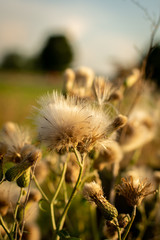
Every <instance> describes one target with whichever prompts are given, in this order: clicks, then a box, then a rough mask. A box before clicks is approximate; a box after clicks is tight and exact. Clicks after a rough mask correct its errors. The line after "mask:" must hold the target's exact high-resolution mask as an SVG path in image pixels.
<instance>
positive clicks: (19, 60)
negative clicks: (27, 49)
mask: <svg viewBox="0 0 160 240" xmlns="http://www.w3.org/2000/svg"><path fill="white" fill-rule="evenodd" d="M25 62H26V59H25V58H24V57H23V56H21V55H20V54H18V53H14V52H13V53H8V54H6V55H5V56H4V58H3V60H2V63H1V69H5V70H20V69H23V68H24V65H25Z"/></svg>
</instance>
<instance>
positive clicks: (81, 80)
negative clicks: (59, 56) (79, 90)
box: [75, 67, 94, 88]
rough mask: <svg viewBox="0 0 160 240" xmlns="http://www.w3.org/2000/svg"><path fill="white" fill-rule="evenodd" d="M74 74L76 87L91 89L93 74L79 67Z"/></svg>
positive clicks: (85, 68) (86, 68) (89, 70)
mask: <svg viewBox="0 0 160 240" xmlns="http://www.w3.org/2000/svg"><path fill="white" fill-rule="evenodd" d="M75 74H76V79H75V82H76V85H77V87H84V88H91V86H92V83H93V78H94V72H93V71H92V69H90V68H88V67H79V68H78V69H77V71H76V72H75Z"/></svg>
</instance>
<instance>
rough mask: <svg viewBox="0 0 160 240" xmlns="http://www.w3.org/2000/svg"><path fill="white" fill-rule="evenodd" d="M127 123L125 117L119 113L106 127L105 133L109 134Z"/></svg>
mask: <svg viewBox="0 0 160 240" xmlns="http://www.w3.org/2000/svg"><path fill="white" fill-rule="evenodd" d="M126 123H127V117H126V116H124V115H121V114H119V115H118V117H116V118H115V119H114V121H113V122H112V123H111V124H110V125H109V126H108V128H107V135H108V136H110V135H111V134H112V133H113V132H115V131H116V130H118V129H120V128H122V127H124V126H125V124H126Z"/></svg>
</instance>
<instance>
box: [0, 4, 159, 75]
mask: <svg viewBox="0 0 160 240" xmlns="http://www.w3.org/2000/svg"><path fill="white" fill-rule="evenodd" d="M137 2H139V3H140V4H141V5H142V6H143V7H144V8H146V9H147V11H148V13H149V14H150V16H151V17H152V18H153V19H154V20H156V19H157V18H158V16H159V15H160V1H159V0H137ZM151 29H152V27H151V22H150V21H149V20H148V19H147V17H146V15H145V13H144V12H143V11H142V10H141V9H140V8H138V7H137V6H136V5H135V4H133V1H132V0H99V1H98V0H81V1H80V0H79V1H78V0H77V1H76V0H58V1H56V0H0V59H1V58H2V57H3V55H4V54H5V52H6V51H10V50H13V49H15V50H17V51H20V52H22V51H23V52H24V53H25V54H27V55H32V54H34V53H36V52H38V50H39V49H40V48H41V46H42V45H43V43H44V41H45V40H46V38H47V36H48V35H49V34H52V33H64V34H66V35H67V37H68V38H69V39H70V40H71V42H72V44H73V46H74V48H75V51H76V59H75V62H74V66H79V65H83V66H84V65H85V66H89V67H91V68H93V69H94V70H95V71H97V72H100V73H104V74H110V73H112V71H113V67H112V61H113V60H114V61H117V62H120V63H122V64H130V63H132V62H133V61H135V60H136V59H137V58H138V57H139V51H143V49H144V48H145V46H146V44H147V43H148V42H149V38H150V35H151ZM156 36H157V38H159V39H160V30H158V32H157V35H156Z"/></svg>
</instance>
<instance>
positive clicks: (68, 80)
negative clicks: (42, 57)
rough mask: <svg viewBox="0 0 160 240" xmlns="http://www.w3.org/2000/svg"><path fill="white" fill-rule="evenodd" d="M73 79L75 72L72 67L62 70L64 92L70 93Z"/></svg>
mask: <svg viewBox="0 0 160 240" xmlns="http://www.w3.org/2000/svg"><path fill="white" fill-rule="evenodd" d="M74 80H75V73H74V71H73V70H72V69H70V68H68V69H66V70H65V72H64V87H63V88H64V93H65V94H66V93H71V92H72V89H73V84H74Z"/></svg>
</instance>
